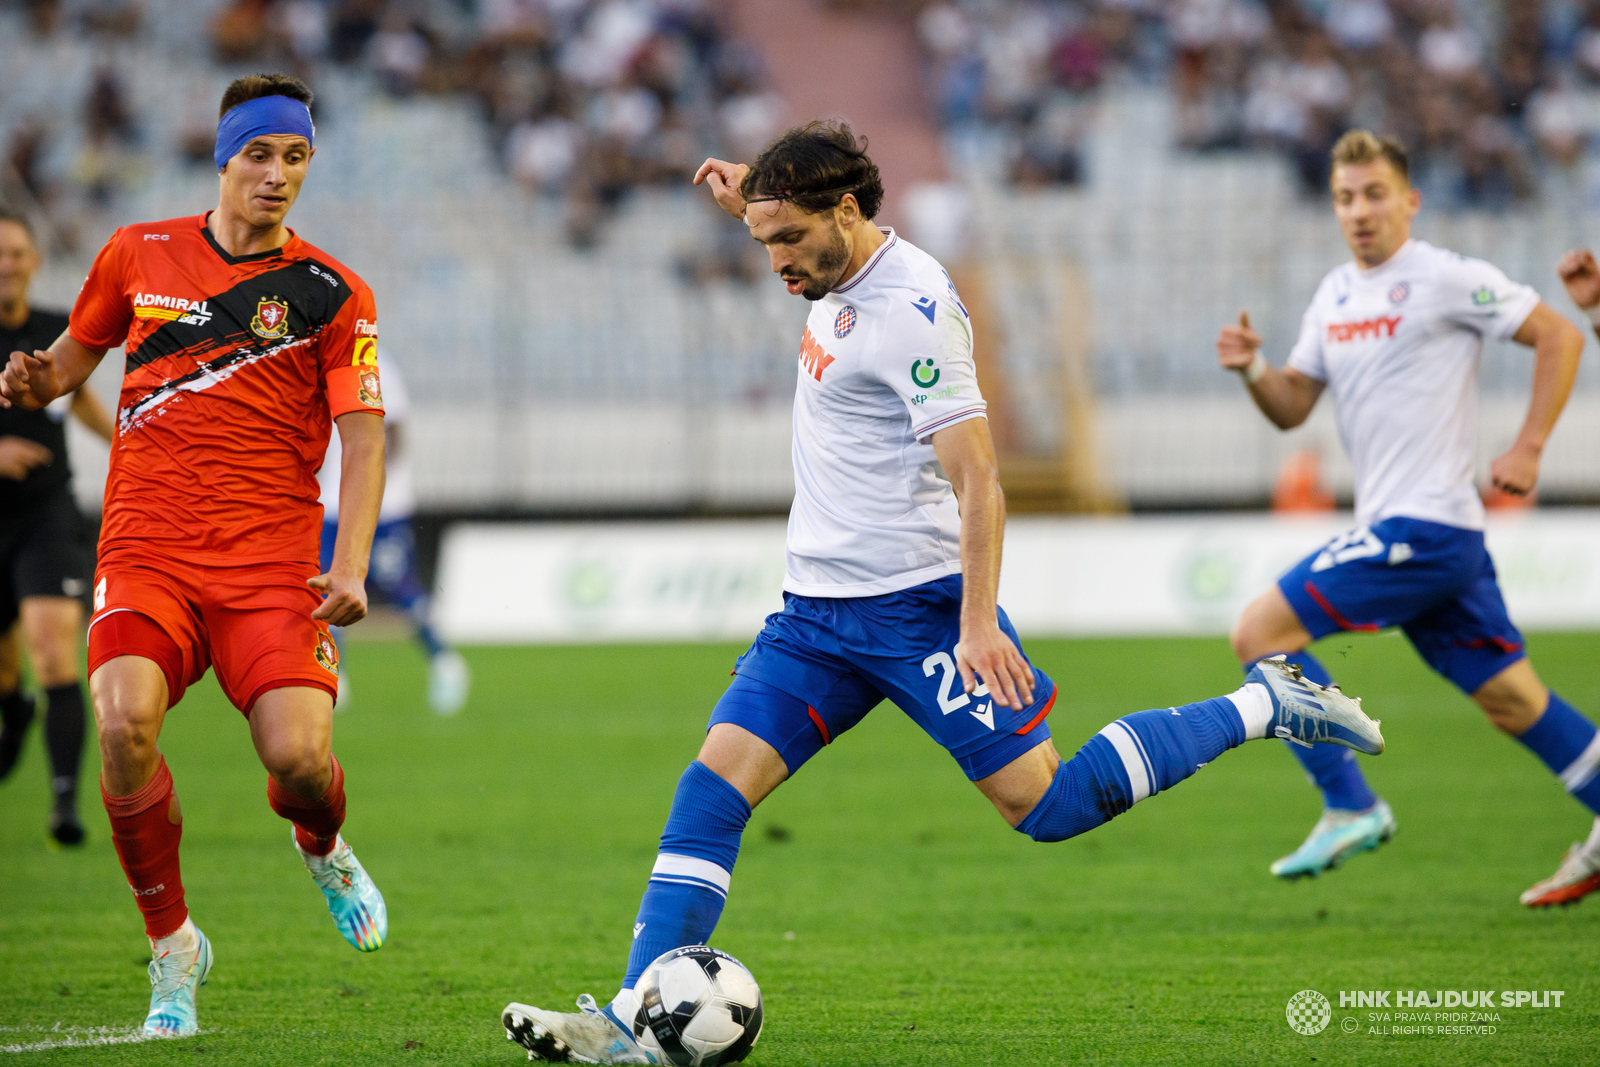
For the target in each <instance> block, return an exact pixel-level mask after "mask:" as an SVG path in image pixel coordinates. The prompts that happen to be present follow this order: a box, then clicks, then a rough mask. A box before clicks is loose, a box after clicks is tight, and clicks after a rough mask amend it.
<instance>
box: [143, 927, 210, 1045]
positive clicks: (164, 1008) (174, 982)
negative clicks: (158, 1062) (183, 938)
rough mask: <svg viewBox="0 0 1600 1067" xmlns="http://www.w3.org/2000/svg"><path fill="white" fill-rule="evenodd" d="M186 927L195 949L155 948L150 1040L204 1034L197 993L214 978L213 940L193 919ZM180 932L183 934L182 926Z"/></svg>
mask: <svg viewBox="0 0 1600 1067" xmlns="http://www.w3.org/2000/svg"><path fill="white" fill-rule="evenodd" d="M183 925H184V926H186V927H188V928H189V930H190V931H192V932H193V934H194V940H193V945H192V947H186V948H174V949H167V950H161V949H157V948H154V947H152V948H151V954H152V957H153V958H152V959H151V960H150V986H151V989H150V1013H149V1014H148V1015H146V1016H145V1020H144V1032H145V1033H146V1034H148V1035H149V1036H150V1037H191V1036H193V1035H195V1034H197V1033H199V1032H200V1019H199V1014H198V1013H197V1012H196V1010H195V1005H194V994H195V990H196V989H198V988H199V987H200V986H203V985H205V984H206V979H207V978H209V977H210V976H211V964H212V956H211V941H210V939H209V938H207V937H206V935H205V934H202V933H201V932H200V928H199V927H198V926H195V925H194V923H193V922H192V921H191V920H189V919H185V920H184V921H183ZM178 932H179V933H182V932H183V930H182V928H181V927H180V928H179V931H178ZM176 936H177V935H176V934H174V935H173V937H176ZM161 940H162V941H170V940H172V938H166V937H164V938H162V939H161Z"/></svg>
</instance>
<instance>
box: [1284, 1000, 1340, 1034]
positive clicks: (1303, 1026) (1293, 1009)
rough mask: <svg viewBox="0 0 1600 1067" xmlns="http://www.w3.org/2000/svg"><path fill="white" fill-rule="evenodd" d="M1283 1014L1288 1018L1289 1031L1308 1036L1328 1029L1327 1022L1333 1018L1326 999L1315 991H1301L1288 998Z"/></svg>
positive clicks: (1331, 1008)
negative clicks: (1287, 1004)
mask: <svg viewBox="0 0 1600 1067" xmlns="http://www.w3.org/2000/svg"><path fill="white" fill-rule="evenodd" d="M1284 1014H1285V1015H1287V1016H1288V1018H1289V1028H1290V1029H1291V1030H1293V1031H1294V1032H1295V1033H1297V1034H1306V1035H1307V1036H1310V1035H1311V1034H1320V1033H1322V1031H1324V1030H1326V1029H1327V1028H1328V1020H1329V1019H1331V1018H1333V1007H1332V1006H1331V1005H1330V1004H1329V1003H1328V998H1327V997H1325V996H1323V995H1322V994H1321V993H1318V992H1317V991H1316V990H1315V989H1302V990H1300V992H1298V993H1296V994H1295V995H1294V996H1292V997H1290V998H1289V1006H1288V1008H1287V1009H1286V1010H1285V1011H1284Z"/></svg>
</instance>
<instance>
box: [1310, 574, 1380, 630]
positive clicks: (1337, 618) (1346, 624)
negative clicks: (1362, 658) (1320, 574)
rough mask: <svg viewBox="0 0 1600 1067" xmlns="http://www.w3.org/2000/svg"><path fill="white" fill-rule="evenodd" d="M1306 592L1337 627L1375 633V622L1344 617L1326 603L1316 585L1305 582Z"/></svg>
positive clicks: (1376, 627)
mask: <svg viewBox="0 0 1600 1067" xmlns="http://www.w3.org/2000/svg"><path fill="white" fill-rule="evenodd" d="M1306 592H1307V593H1310V594H1311V599H1312V600H1315V601H1316V602H1317V606H1318V607H1320V608H1321V609H1322V610H1323V611H1326V612H1327V613H1328V618H1330V619H1332V620H1333V622H1334V625H1336V626H1338V627H1339V629H1341V630H1357V631H1360V632H1361V633H1369V634H1375V633H1377V632H1378V624H1377V623H1373V622H1351V621H1350V620H1349V619H1347V618H1345V617H1344V616H1343V615H1340V614H1339V609H1338V608H1335V607H1334V606H1333V605H1332V604H1330V603H1328V598H1327V597H1325V596H1323V595H1322V591H1321V590H1320V589H1318V588H1317V587H1316V586H1314V585H1312V584H1311V583H1310V582H1307V583H1306Z"/></svg>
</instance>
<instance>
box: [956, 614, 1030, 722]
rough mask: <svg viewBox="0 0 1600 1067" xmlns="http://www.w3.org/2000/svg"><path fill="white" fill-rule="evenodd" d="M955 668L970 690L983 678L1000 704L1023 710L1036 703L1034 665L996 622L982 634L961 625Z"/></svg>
mask: <svg viewBox="0 0 1600 1067" xmlns="http://www.w3.org/2000/svg"><path fill="white" fill-rule="evenodd" d="M956 670H958V671H960V672H961V681H962V684H963V685H965V686H966V690H967V692H969V693H970V692H972V691H973V690H974V689H976V688H978V683H979V682H980V681H981V682H982V683H983V684H984V685H987V686H988V687H989V696H990V697H992V698H993V699H994V702H995V703H997V704H1003V705H1005V706H1006V707H1008V708H1011V709H1013V710H1015V711H1021V710H1022V709H1023V708H1025V707H1027V706H1028V705H1030V704H1032V703H1033V668H1032V667H1030V666H1028V661H1027V660H1025V659H1023V658H1022V650H1021V649H1019V648H1017V643H1016V642H1015V641H1013V640H1011V638H1009V637H1007V636H1006V635H1005V631H1003V630H1001V629H1000V627H999V625H998V624H996V623H990V624H989V625H988V626H987V627H985V628H984V632H982V633H971V632H969V631H968V630H967V628H966V627H962V634H961V640H960V641H959V642H957V644H956Z"/></svg>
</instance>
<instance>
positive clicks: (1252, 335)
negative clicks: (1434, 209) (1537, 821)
mask: <svg viewBox="0 0 1600 1067" xmlns="http://www.w3.org/2000/svg"><path fill="white" fill-rule="evenodd" d="M1331 184H1332V189H1333V210H1334V214H1335V215H1337V216H1338V219H1339V225H1340V227H1341V229H1342V230H1343V231H1344V237H1345V241H1346V242H1347V243H1348V244H1349V246H1350V251H1351V254H1352V255H1353V257H1354V262H1352V263H1346V264H1344V265H1342V266H1339V267H1336V268H1334V270H1332V271H1331V272H1329V274H1328V276H1327V277H1326V278H1324V279H1323V281H1322V285H1321V286H1320V287H1318V289H1317V292H1316V296H1315V297H1313V298H1312V301H1311V307H1310V308H1308V309H1307V311H1306V313H1305V318H1304V319H1303V320H1302V324H1301V328H1300V338H1299V340H1298V341H1297V342H1296V343H1295V346H1294V350H1293V351H1292V352H1291V353H1290V354H1289V361H1288V366H1287V367H1285V368H1284V369H1283V370H1278V369H1277V368H1275V367H1273V366H1272V365H1271V364H1269V363H1268V362H1267V360H1266V358H1265V357H1264V356H1263V355H1262V354H1261V338H1260V337H1259V336H1258V335H1257V334H1256V332H1255V331H1254V330H1252V329H1251V328H1250V322H1249V318H1248V316H1247V315H1244V314H1241V315H1240V316H1239V324H1238V325H1237V326H1225V327H1223V329H1222V331H1221V334H1220V336H1219V337H1218V339H1217V353H1218V356H1219V358H1220V360H1221V363H1222V365H1223V366H1224V367H1226V368H1227V369H1229V370H1234V371H1237V372H1239V374H1240V375H1241V376H1242V377H1243V378H1244V381H1245V384H1246V387H1247V388H1248V390H1249V392H1250V395H1251V397H1252V398H1253V399H1254V400H1255V402H1256V404H1257V405H1258V406H1259V407H1260V408H1261V410H1262V412H1263V413H1264V414H1265V415H1266V416H1267V418H1268V419H1270V420H1271V421H1272V422H1273V423H1274V424H1276V425H1277V426H1279V427H1280V428H1283V429H1289V428H1291V427H1294V426H1298V425H1300V424H1301V423H1302V422H1304V421H1305V419H1306V417H1307V416H1308V415H1309V414H1310V413H1311V409H1312V407H1313V406H1314V405H1315V404H1316V402H1317V399H1318V398H1319V397H1320V396H1321V395H1322V392H1323V390H1324V389H1327V390H1328V391H1329V392H1330V393H1331V394H1332V396H1333V401H1334V405H1335V411H1336V414H1337V417H1338V424H1339V436H1340V438H1341V440H1342V441H1343V442H1344V446H1345V450H1346V451H1347V452H1348V453H1349V455H1350V462H1351V464H1352V466H1353V467H1354V468H1355V479H1356V490H1355V505H1356V522H1357V523H1358V525H1357V526H1356V528H1355V529H1353V530H1351V531H1350V532H1349V533H1346V534H1343V535H1341V536H1339V537H1337V538H1335V539H1334V540H1333V541H1332V542H1330V543H1329V544H1327V545H1325V546H1323V547H1322V548H1320V549H1318V550H1317V551H1316V552H1313V553H1312V554H1311V555H1309V556H1307V557H1306V558H1305V559H1304V560H1302V561H1301V562H1300V563H1299V564H1297V565H1296V566H1295V567H1293V568H1292V569H1290V570H1289V572H1288V573H1287V574H1285V575H1284V576H1283V577H1282V578H1280V579H1279V580H1278V583H1277V584H1276V585H1275V586H1274V587H1272V588H1271V589H1269V590H1267V591H1266V592H1265V593H1263V594H1262V595H1261V596H1260V597H1258V598H1257V599H1256V600H1255V601H1254V602H1252V603H1251V604H1250V605H1249V606H1248V607H1246V608H1245V610H1244V613H1243V614H1242V615H1241V616H1240V618H1239V621H1238V623H1237V624H1236V625H1235V627H1234V630H1233V635H1232V641H1233V649H1234V652H1235V654H1236V655H1238V657H1239V660H1240V662H1241V663H1243V664H1245V665H1246V667H1247V669H1248V667H1249V666H1250V665H1251V664H1254V663H1255V662H1256V661H1257V660H1258V659H1260V658H1261V657H1263V656H1271V655H1275V654H1279V653H1288V654H1289V658H1290V659H1291V660H1293V661H1296V662H1298V663H1299V664H1300V667H1301V670H1302V671H1303V672H1304V673H1305V675H1306V676H1307V677H1308V678H1311V679H1313V680H1315V681H1317V682H1319V683H1321V684H1322V685H1331V684H1332V680H1331V679H1330V678H1329V677H1328V674H1327V671H1326V670H1324V669H1323V667H1322V666H1321V664H1319V663H1317V661H1316V660H1315V659H1314V658H1313V657H1312V656H1311V655H1310V653H1308V652H1306V651H1305V648H1306V645H1308V644H1310V643H1311V642H1312V641H1314V640H1316V639H1318V638H1322V637H1326V636H1328V635H1329V634H1331V633H1335V632H1337V631H1340V630H1345V631H1377V630H1382V629H1386V628H1388V627H1391V626H1398V627H1400V628H1401V629H1402V630H1404V632H1405V634H1406V636H1407V637H1408V638H1410V639H1411V643H1412V645H1414V646H1415V647H1416V649H1417V652H1418V653H1420V654H1421V656H1422V658H1423V659H1424V660H1426V661H1427V663H1428V664H1429V666H1431V667H1433V669H1434V670H1436V671H1438V672H1439V673H1440V674H1442V675H1443V676H1444V677H1446V678H1447V679H1449V680H1450V681H1451V682H1453V683H1454V684H1455V685H1456V686H1457V687H1458V688H1460V689H1461V691H1462V692H1464V693H1466V694H1467V695H1468V696H1470V697H1471V698H1472V699H1473V700H1474V701H1476V702H1477V704H1478V706H1479V707H1481V708H1482V709H1483V711H1484V713H1485V714H1486V715H1487V716H1488V717H1489V721H1490V722H1491V723H1493V724H1494V725H1495V726H1496V727H1498V728H1500V729H1501V730H1503V731H1505V732H1506V733H1508V734H1510V735H1511V736H1513V737H1515V738H1517V739H1518V740H1519V741H1521V742H1522V743H1523V744H1524V745H1526V746H1527V747H1528V749H1530V750H1531V751H1532V752H1533V753H1534V754H1535V755H1536V756H1538V757H1539V758H1540V759H1541V760H1543V761H1544V763H1545V765H1546V766H1547V767H1549V768H1550V770H1551V771H1552V772H1553V773H1555V774H1556V775H1557V776H1558V777H1559V778H1560V779H1561V782H1562V784H1563V785H1564V786H1565V787H1566V789H1567V791H1568V792H1570V793H1571V794H1572V795H1573V796H1574V797H1575V798H1576V799H1577V800H1579V801H1580V802H1582V803H1583V804H1585V805H1587V806H1588V807H1589V808H1590V809H1591V810H1592V811H1596V812H1600V774H1597V773H1596V772H1597V770H1600V736H1597V734H1596V731H1595V727H1594V725H1593V724H1591V723H1590V722H1589V720H1588V719H1586V718H1584V716H1583V715H1582V714H1580V713H1579V712H1578V711H1577V710H1575V709H1574V708H1573V707H1572V706H1571V705H1569V704H1568V703H1566V701H1564V700H1562V699H1561V698H1560V697H1559V696H1557V695H1556V694H1554V693H1552V692H1551V691H1550V690H1549V689H1547V688H1546V687H1545V686H1544V683H1542V682H1541V681H1540V680H1539V676H1538V675H1537V674H1536V673H1535V672H1534V669H1533V666H1532V664H1530V663H1529V662H1528V658H1527V655H1526V654H1525V652H1524V651H1523V641H1522V635H1521V634H1520V633H1518V632H1517V628H1516V627H1515V626H1513V625H1512V624H1511V620H1510V618H1509V617H1508V616H1507V614H1506V607H1505V603H1504V601H1503V600H1502V599H1501V596H1500V588H1499V585H1498V584H1497V582H1496V580H1495V570H1494V563H1493V562H1492V561H1491V560H1490V558H1489V554H1488V552H1487V551H1486V550H1485V548H1484V539H1483V525H1484V513H1483V503H1482V501H1481V500H1480V499H1479V496H1478V491H1477V489H1476V487H1475V486H1474V485H1473V443H1474V435H1475V429H1476V426H1475V423H1476V415H1477V399H1478V398H1477V370H1478V354H1479V351H1480V349H1481V348H1482V345H1483V342H1484V340H1485V339H1486V338H1488V339H1493V340H1498V341H1505V340H1514V341H1516V342H1518V343H1519V344H1524V345H1528V346H1530V347H1531V348H1533V350H1534V370H1533V396H1532V400H1531V401H1530V403H1529V405H1528V414H1527V417H1526V419H1525V421H1524V423H1523V425H1522V429H1521V432H1520V433H1519V434H1518V435H1517V439H1516V441H1515V442H1514V443H1513V444H1512V445H1511V447H1510V449H1508V450H1507V451H1506V452H1505V453H1504V454H1503V455H1501V456H1500V457H1499V458H1497V459H1496V460H1495V461H1494V463H1493V465H1492V466H1491V468H1490V472H1491V477H1492V478H1493V481H1494V484H1495V486H1496V487H1497V488H1499V489H1500V490H1502V491H1504V492H1507V493H1512V494H1516V495H1519V496H1520V495H1524V494H1526V493H1528V492H1530V491H1531V490H1532V489H1533V487H1534V485H1535V483H1536V482H1537V480H1538V475H1539V455H1540V452H1541V450H1542V449H1543V448H1544V444H1545V441H1546V440H1547V439H1548V438H1549V436H1550V431H1551V430H1552V429H1553V428H1554V426H1555V423H1556V418H1557V416H1559V415H1560V413H1561V409H1562V406H1563V405H1564V404H1565V403H1566V401H1567V394H1568V393H1569V392H1570V391H1571V389H1572V381H1573V378H1574V376H1575V375H1576V374H1577V370H1578V359H1579V356H1580V355H1581V353H1582V351H1583V336H1582V334H1580V333H1579V332H1578V330H1577V328H1576V327H1574V326H1573V325H1572V324H1571V323H1570V322H1568V321H1567V320H1566V319H1564V318H1562V317H1561V316H1560V315H1559V314H1557V313H1556V312H1555V311H1554V310H1553V309H1552V308H1550V307H1549V306H1548V305H1547V304H1545V303H1543V302H1542V301H1541V300H1540V299H1539V295H1538V294H1537V293H1535V292H1534V291H1533V290H1532V289H1530V288H1528V287H1527V286H1526V285H1519V284H1517V283H1515V282H1512V281H1510V280H1509V279H1507V278H1506V276H1505V275H1504V274H1502V273H1501V272H1500V271H1499V270H1498V269H1496V268H1495V267H1493V266H1491V265H1490V264H1488V263H1485V262H1483V261H1482V260H1476V259H1467V258H1465V257H1463V256H1459V255H1456V254H1455V253H1453V252H1447V251H1445V250H1444V249H1442V248H1435V247H1434V246H1432V245H1430V244H1426V243H1424V242H1422V241H1418V240H1415V239H1413V238H1412V237H1411V220H1412V219H1413V218H1414V217H1415V216H1416V213H1417V210H1418V208H1419V206H1420V204H1421V198H1420V196H1419V194H1418V193H1417V191H1416V189H1414V188H1412V186H1411V183H1410V179H1409V176H1408V171H1407V161H1406V154H1405V150H1404V149H1403V148H1402V147H1401V146H1400V145H1399V144H1398V143H1396V142H1394V141H1392V140H1388V139H1379V138H1377V137H1374V136H1373V135H1372V134H1370V133H1368V132H1366V131H1364V130H1354V131H1351V132H1349V133H1347V134H1345V135H1344V137H1342V138H1341V139H1340V140H1339V142H1338V143H1337V144H1336V145H1335V146H1334V149H1333V174H1332V181H1331ZM1595 295H1596V298H1597V299H1600V292H1597V293H1596V294H1595ZM1291 750H1292V751H1293V752H1294V753H1295V755H1297V756H1298V757H1299V758H1300V761H1301V762H1302V763H1303V764H1304V765H1305V768H1306V771H1307V772H1308V774H1309V775H1310V777H1311V779H1312V780H1313V782H1315V783H1316V784H1317V785H1318V786H1319V787H1320V788H1321V789H1322V791H1323V801H1324V811H1323V815H1322V818H1321V819H1320V820H1319V821H1318V822H1317V824H1316V826H1315V827H1314V828H1313V830H1312V832H1311V835H1310V836H1309V837H1308V838H1306V841H1305V843H1304V844H1303V845H1301V846H1300V848H1299V849H1297V850H1296V851H1295V852H1293V853H1292V854H1290V855H1288V856H1285V857H1284V858H1283V859H1280V860H1279V861H1277V862H1276V863H1274V864H1273V865H1272V872H1273V873H1274V874H1277V875H1278V876H1280V877H1284V878H1295V877H1299V876H1301V875H1315V874H1318V873H1320V872H1321V871H1324V870H1328V869H1330V868H1332V867H1334V866H1337V865H1338V864H1339V863H1341V862H1342V861H1343V860H1344V859H1345V858H1347V857H1348V856H1351V855H1353V854H1355V853H1357V852H1360V851H1362V850H1365V849H1373V848H1376V847H1377V846H1378V845H1379V844H1380V843H1382V842H1383V841H1386V840H1388V839H1389V837H1390V836H1391V835H1392V834H1393V833H1394V830H1395V819H1394V814H1393V813H1392V812H1391V811H1390V809H1389V805H1388V804H1386V803H1384V801H1383V800H1381V799H1380V798H1378V797H1377V796H1376V795H1375V794H1374V793H1373V792H1372V790H1371V788H1370V787H1369V786H1368V785H1367V783H1366V780H1365V778H1364V777H1363V776H1362V773H1361V769H1360V767H1359V766H1358V765H1357V762H1356V760H1355V758H1354V756H1353V754H1351V753H1348V752H1346V751H1343V750H1331V749H1325V748H1319V749H1307V748H1303V747H1299V746H1291ZM1578 852H1579V853H1580V855H1578V856H1577V858H1576V859H1574V858H1573V857H1572V856H1570V855H1569V857H1568V862H1566V863H1564V864H1563V865H1562V867H1561V870H1560V871H1558V873H1557V874H1556V876H1554V877H1553V878H1551V879H1547V880H1546V881H1544V882H1541V883H1539V884H1538V885H1536V886H1534V887H1533V888H1531V889H1529V890H1528V891H1527V892H1525V893H1524V894H1523V895H1522V902H1523V903H1524V904H1527V905H1529V906H1541V905H1549V904H1556V903H1566V902H1570V901H1572V900H1576V899H1578V898H1579V897H1582V896H1583V895H1584V894H1586V893H1590V892H1593V891H1594V890H1595V889H1597V888H1600V833H1597V834H1595V835H1594V836H1592V837H1591V838H1590V842H1589V845H1588V846H1587V847H1586V848H1580V849H1579V850H1578Z"/></svg>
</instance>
